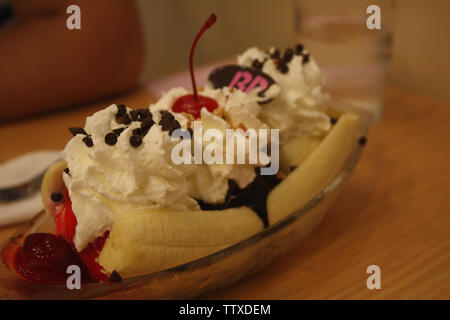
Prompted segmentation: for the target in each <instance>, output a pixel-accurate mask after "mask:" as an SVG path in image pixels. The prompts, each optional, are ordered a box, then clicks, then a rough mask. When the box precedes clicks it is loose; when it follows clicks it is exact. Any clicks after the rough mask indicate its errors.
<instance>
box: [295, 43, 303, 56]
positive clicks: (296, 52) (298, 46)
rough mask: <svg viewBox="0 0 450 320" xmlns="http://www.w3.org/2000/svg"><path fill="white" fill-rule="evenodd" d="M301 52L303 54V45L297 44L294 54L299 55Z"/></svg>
mask: <svg viewBox="0 0 450 320" xmlns="http://www.w3.org/2000/svg"><path fill="white" fill-rule="evenodd" d="M302 52H303V45H302V44H300V43H299V44H297V45H296V46H295V54H296V55H301V54H302Z"/></svg>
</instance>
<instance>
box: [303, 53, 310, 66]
mask: <svg viewBox="0 0 450 320" xmlns="http://www.w3.org/2000/svg"><path fill="white" fill-rule="evenodd" d="M308 62H309V53H305V54H304V55H303V61H302V63H303V64H305V63H308Z"/></svg>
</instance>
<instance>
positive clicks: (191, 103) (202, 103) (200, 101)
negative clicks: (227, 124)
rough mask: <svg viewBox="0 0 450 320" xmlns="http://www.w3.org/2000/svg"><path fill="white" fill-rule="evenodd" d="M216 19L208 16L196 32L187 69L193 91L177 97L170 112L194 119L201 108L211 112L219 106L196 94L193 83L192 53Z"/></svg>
mask: <svg viewBox="0 0 450 320" xmlns="http://www.w3.org/2000/svg"><path fill="white" fill-rule="evenodd" d="M216 19H217V15H215V14H214V13H213V14H211V15H210V16H209V18H208V19H207V20H206V22H205V23H204V24H203V26H202V28H201V29H200V31H199V32H198V34H197V36H196V37H195V39H194V42H193V44H192V47H191V53H190V55H189V69H190V73H191V82H192V89H193V91H194V94H188V95H185V96H182V97H179V98H178V99H177V100H176V101H175V103H174V104H173V106H172V111H174V112H180V113H181V112H186V113H189V114H192V115H193V116H194V118H195V119H197V118H199V117H200V111H201V110H202V108H206V109H207V110H208V111H210V112H212V111H213V110H214V109H216V108H217V107H218V106H219V105H218V104H217V102H216V101H215V100H214V99H211V98H209V97H204V96H201V95H199V94H198V93H197V84H196V82H195V75H194V51H195V47H196V46H197V42H198V40H199V39H200V37H201V36H202V34H203V33H204V32H205V31H206V30H207V29H208V28H209V27H211V26H212V25H213V24H214V23H215V22H216Z"/></svg>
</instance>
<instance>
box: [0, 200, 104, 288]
mask: <svg viewBox="0 0 450 320" xmlns="http://www.w3.org/2000/svg"><path fill="white" fill-rule="evenodd" d="M64 199H65V203H64V204H63V205H62V206H61V207H60V208H61V209H60V211H59V212H57V213H56V214H55V225H56V227H55V233H54V234H51V233H33V234H30V235H28V236H27V237H26V238H25V240H24V242H23V244H22V245H20V244H18V243H14V242H11V243H10V244H9V245H8V246H7V247H6V248H5V249H4V250H3V251H2V259H3V261H4V262H5V264H6V265H7V266H8V267H10V268H11V269H12V270H14V271H15V272H16V273H17V274H18V275H19V276H20V277H21V278H23V279H26V280H30V281H33V282H39V283H45V284H65V283H66V281H67V278H68V277H69V276H70V274H67V273H66V270H67V267H68V266H70V265H77V266H79V267H80V271H81V281H82V282H83V283H86V282H95V281H107V280H108V279H109V275H108V274H105V273H104V271H103V268H102V267H101V266H100V265H99V264H98V263H97V261H96V258H97V257H98V256H99V254H100V251H101V250H102V248H103V246H104V244H105V241H106V239H107V238H108V236H109V231H107V232H105V234H104V235H103V236H102V237H99V238H97V239H96V240H95V241H94V242H92V243H90V244H89V245H88V246H87V247H86V248H85V249H83V251H81V252H77V250H76V249H75V246H74V243H73V238H74V236H75V228H76V226H77V219H76V217H75V215H74V213H73V211H72V202H71V201H70V198H69V194H68V192H67V191H66V192H65V197H64ZM102 271H103V272H102Z"/></svg>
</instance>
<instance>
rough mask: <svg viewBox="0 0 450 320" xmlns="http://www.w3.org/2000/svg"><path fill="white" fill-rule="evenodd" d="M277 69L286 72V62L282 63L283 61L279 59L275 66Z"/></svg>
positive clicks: (287, 69)
mask: <svg viewBox="0 0 450 320" xmlns="http://www.w3.org/2000/svg"><path fill="white" fill-rule="evenodd" d="M277 70H278V71H280V72H281V73H287V72H288V71H289V68H288V66H287V65H286V63H284V61H281V62H280V63H279V64H278V66H277Z"/></svg>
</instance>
